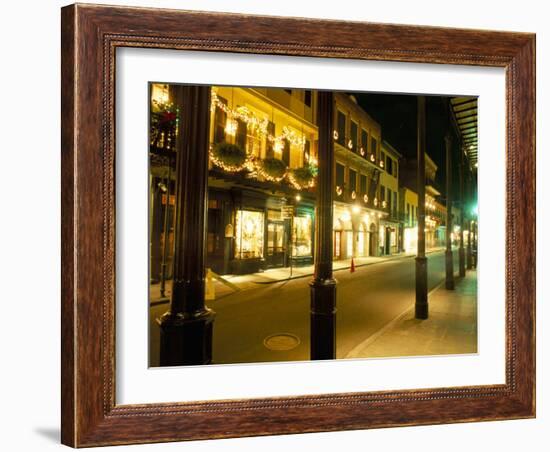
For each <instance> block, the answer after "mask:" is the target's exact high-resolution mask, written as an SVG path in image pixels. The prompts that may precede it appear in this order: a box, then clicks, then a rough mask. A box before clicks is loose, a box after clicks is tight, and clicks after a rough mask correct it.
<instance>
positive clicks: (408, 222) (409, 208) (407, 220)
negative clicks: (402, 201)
mask: <svg viewBox="0 0 550 452" xmlns="http://www.w3.org/2000/svg"><path fill="white" fill-rule="evenodd" d="M406 223H407V224H408V225H409V226H410V224H411V205H410V204H409V203H407V218H406Z"/></svg>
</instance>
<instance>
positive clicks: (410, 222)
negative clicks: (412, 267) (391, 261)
mask: <svg viewBox="0 0 550 452" xmlns="http://www.w3.org/2000/svg"><path fill="white" fill-rule="evenodd" d="M399 199H400V203H401V204H400V206H401V212H402V214H403V215H402V217H403V249H402V250H403V251H404V252H405V253H416V250H417V245H418V194H417V193H416V191H414V190H412V189H411V188H409V187H407V186H401V187H400V189H399Z"/></svg>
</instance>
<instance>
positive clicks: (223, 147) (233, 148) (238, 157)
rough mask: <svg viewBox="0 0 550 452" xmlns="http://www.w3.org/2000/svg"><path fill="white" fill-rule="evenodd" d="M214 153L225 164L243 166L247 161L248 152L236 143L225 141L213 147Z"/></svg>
mask: <svg viewBox="0 0 550 452" xmlns="http://www.w3.org/2000/svg"><path fill="white" fill-rule="evenodd" d="M212 155H213V156H214V158H216V159H217V160H218V161H220V162H221V163H223V164H224V165H227V166H231V167H241V166H242V165H244V163H245V161H246V152H245V150H244V149H242V148H241V147H240V146H238V145H236V144H231V143H226V142H225V141H223V142H221V143H218V144H216V146H214V149H212Z"/></svg>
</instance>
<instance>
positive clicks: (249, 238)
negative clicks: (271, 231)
mask: <svg viewBox="0 0 550 452" xmlns="http://www.w3.org/2000/svg"><path fill="white" fill-rule="evenodd" d="M263 254H264V213H263V212H255V211H252V210H237V212H236V216H235V258H236V259H252V258H261V257H263Z"/></svg>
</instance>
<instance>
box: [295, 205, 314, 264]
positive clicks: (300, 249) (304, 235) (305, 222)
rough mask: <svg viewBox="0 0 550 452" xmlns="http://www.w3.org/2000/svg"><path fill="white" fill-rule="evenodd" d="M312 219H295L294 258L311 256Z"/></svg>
mask: <svg viewBox="0 0 550 452" xmlns="http://www.w3.org/2000/svg"><path fill="white" fill-rule="evenodd" d="M311 229H312V223H311V217H310V216H309V215H307V216H304V217H294V237H293V240H292V255H293V256H311Z"/></svg>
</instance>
